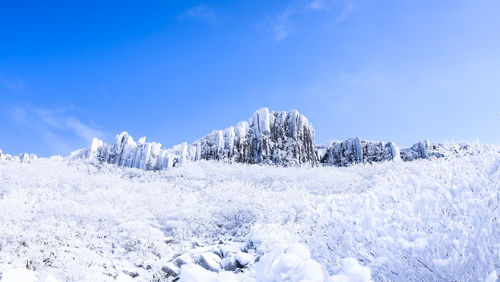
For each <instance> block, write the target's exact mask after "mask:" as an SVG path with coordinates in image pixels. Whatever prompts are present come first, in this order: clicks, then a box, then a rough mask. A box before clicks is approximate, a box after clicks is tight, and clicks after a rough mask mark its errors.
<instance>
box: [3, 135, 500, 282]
mask: <svg viewBox="0 0 500 282" xmlns="http://www.w3.org/2000/svg"><path fill="white" fill-rule="evenodd" d="M449 148H455V149H456V151H457V153H456V154H453V155H451V156H449V157H446V158H438V159H432V160H427V159H418V160H415V161H412V162H403V161H399V162H380V163H374V164H364V165H363V164H360V165H353V166H349V167H335V166H333V167H307V166H306V167H287V168H283V167H275V166H252V165H246V164H227V163H224V162H214V161H204V160H201V161H197V162H186V163H183V165H181V166H178V167H176V168H173V169H169V170H161V171H148V170H142V169H135V168H125V167H118V166H116V165H110V164H107V163H105V162H103V163H100V162H93V161H89V160H86V159H78V160H71V159H68V158H60V157H54V158H50V159H45V158H39V159H36V160H32V161H30V162H29V163H22V162H15V161H6V160H2V161H0V219H1V220H0V273H1V274H0V276H2V277H5V278H6V279H7V278H8V279H14V280H16V279H15V278H16V277H27V278H30V279H31V278H33V277H36V279H41V281H44V279H45V281H54V280H55V279H57V280H58V281H114V280H118V281H127V280H137V281H172V280H173V279H176V278H180V281H193V279H194V280H203V281H231V280H233V281H234V280H236V281H295V280H301V279H302V280H303V281H367V280H370V279H371V280H375V281H409V280H419V281H455V280H456V281H484V280H486V279H488V281H495V280H496V279H497V278H498V276H497V273H500V269H499V266H498V261H500V239H499V238H500V222H499V218H500V209H499V208H498V205H499V204H500V197H499V196H498V195H499V194H500V186H499V185H498V183H500V170H499V167H500V154H499V149H500V148H499V147H496V146H486V145H477V144H469V146H468V148H467V150H461V149H460V148H461V146H460V145H456V146H455V147H453V146H451V144H450V146H449ZM23 269H24V270H23ZM12 277H14V278H12ZM47 277H48V278H47ZM49 278H50V279H49Z"/></svg>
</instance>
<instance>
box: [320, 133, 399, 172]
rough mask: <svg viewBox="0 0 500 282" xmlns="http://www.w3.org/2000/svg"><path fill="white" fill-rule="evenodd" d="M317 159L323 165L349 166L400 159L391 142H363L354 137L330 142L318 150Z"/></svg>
mask: <svg viewBox="0 0 500 282" xmlns="http://www.w3.org/2000/svg"><path fill="white" fill-rule="evenodd" d="M318 159H319V161H320V163H322V164H325V165H333V166H349V165H351V164H356V163H373V162H381V161H388V160H393V159H400V152H399V148H398V147H397V146H396V145H395V144H394V143H392V142H388V143H385V142H373V141H365V140H361V139H359V138H358V137H355V138H350V139H347V140H345V141H343V142H339V141H332V142H330V144H328V145H327V146H325V147H322V148H318Z"/></svg>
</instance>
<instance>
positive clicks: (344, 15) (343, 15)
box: [335, 3, 354, 22]
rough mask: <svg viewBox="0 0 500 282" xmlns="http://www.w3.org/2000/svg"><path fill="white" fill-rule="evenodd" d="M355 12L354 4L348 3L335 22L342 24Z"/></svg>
mask: <svg viewBox="0 0 500 282" xmlns="http://www.w3.org/2000/svg"><path fill="white" fill-rule="evenodd" d="M353 11H354V5H353V4H352V3H347V4H346V5H345V7H344V9H343V10H342V12H341V13H340V15H338V17H337V19H336V20H335V21H336V22H342V21H344V20H346V19H347V18H348V17H349V16H350V15H351V14H352V12H353Z"/></svg>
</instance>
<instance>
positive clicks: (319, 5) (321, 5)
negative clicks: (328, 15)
mask: <svg viewBox="0 0 500 282" xmlns="http://www.w3.org/2000/svg"><path fill="white" fill-rule="evenodd" d="M307 7H308V8H309V9H311V10H314V11H328V10H329V8H330V7H329V5H328V3H327V2H326V1H324V0H314V1H312V2H311V3H309V4H308V5H307Z"/></svg>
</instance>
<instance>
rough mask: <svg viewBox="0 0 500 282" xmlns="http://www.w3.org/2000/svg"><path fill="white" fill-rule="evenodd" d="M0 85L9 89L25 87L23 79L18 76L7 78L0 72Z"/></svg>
mask: <svg viewBox="0 0 500 282" xmlns="http://www.w3.org/2000/svg"><path fill="white" fill-rule="evenodd" d="M0 85H1V86H3V87H5V88H7V89H10V90H18V89H23V88H26V84H25V82H24V80H22V79H19V78H7V77H5V75H3V74H0Z"/></svg>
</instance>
